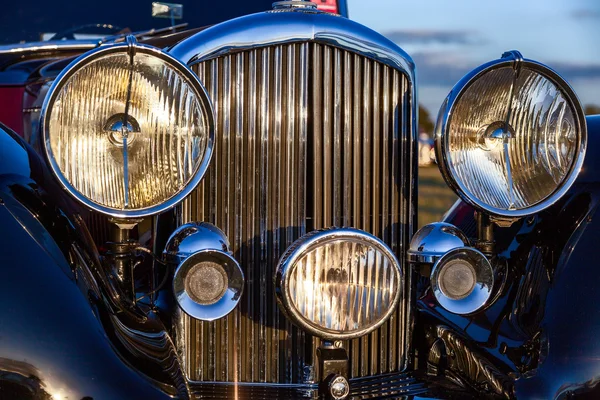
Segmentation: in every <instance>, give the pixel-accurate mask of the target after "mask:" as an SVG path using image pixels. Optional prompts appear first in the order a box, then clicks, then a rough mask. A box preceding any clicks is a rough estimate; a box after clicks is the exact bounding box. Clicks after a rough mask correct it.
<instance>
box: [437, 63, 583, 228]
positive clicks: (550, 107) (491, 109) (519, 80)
mask: <svg viewBox="0 0 600 400" xmlns="http://www.w3.org/2000/svg"><path fill="white" fill-rule="evenodd" d="M586 139H587V137H586V128H585V117H584V116H583V112H582V107H581V105H580V104H579V102H578V100H577V98H576V96H575V94H574V93H573V91H572V90H571V88H570V87H569V86H568V84H567V83H566V82H565V81H564V80H563V79H562V78H561V77H560V76H558V75H557V74H556V73H555V72H554V71H552V70H550V69H549V68H547V67H545V66H543V65H541V64H538V63H536V62H534V61H529V60H523V59H522V58H520V54H519V53H517V52H512V53H509V54H508V56H507V57H505V58H503V59H501V60H497V61H494V62H491V63H489V64H486V65H483V66H482V67H480V68H478V69H476V70H475V71H473V72H472V73H471V74H469V75H468V76H467V77H465V78H464V79H463V80H462V81H461V82H459V83H458V85H457V86H455V88H454V89H453V90H452V92H451V93H450V95H449V97H448V98H447V99H446V102H445V104H444V106H442V109H441V110H440V115H439V118H438V124H437V126H436V156H437V159H438V160H439V161H438V162H439V164H440V169H441V170H442V173H443V174H444V176H445V178H446V180H447V181H448V183H449V184H450V186H451V187H452V188H453V189H455V191H456V192H457V193H458V194H459V195H460V196H461V197H462V198H463V199H464V200H465V201H467V202H468V203H470V204H471V205H473V206H475V207H477V208H479V209H481V210H484V211H487V212H490V213H492V214H494V215H499V216H505V217H520V216H524V215H528V214H532V213H535V212H538V211H540V210H542V209H544V208H546V207H548V206H550V205H551V204H553V203H554V202H555V201H556V200H558V198H560V197H561V196H562V195H563V194H564V192H565V191H566V190H568V188H569V187H570V186H571V184H572V183H573V182H574V180H575V178H576V177H577V174H578V172H579V170H580V169H581V165H582V163H583V158H584V155H585V146H586Z"/></svg>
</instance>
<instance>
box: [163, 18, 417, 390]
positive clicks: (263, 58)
mask: <svg viewBox="0 0 600 400" xmlns="http://www.w3.org/2000/svg"><path fill="white" fill-rule="evenodd" d="M278 11H279V12H277V13H271V12H266V13H260V14H254V15H251V16H248V17H243V18H238V19H235V20H232V21H228V22H225V23H223V24H220V25H216V26H214V27H212V28H209V29H207V30H205V31H203V32H200V33H198V34H196V35H194V36H193V37H191V38H189V39H187V40H185V41H183V42H181V43H179V44H178V45H176V46H175V47H174V48H172V49H171V50H170V52H171V54H173V55H174V56H176V57H178V58H179V59H180V60H182V61H183V62H187V63H188V65H190V66H191V67H192V70H194V72H196V73H197V74H198V76H199V77H200V79H201V81H202V82H203V83H204V85H205V87H206V88H207V90H208V92H209V95H210V96H211V99H212V101H213V103H214V109H215V112H216V124H217V129H216V141H215V142H216V149H215V152H214V155H213V161H212V164H211V166H210V168H209V170H208V172H207V175H206V176H205V178H204V180H203V182H202V183H201V184H200V185H199V187H198V189H196V191H195V192H194V193H193V194H192V195H191V196H190V197H188V198H187V199H186V200H185V201H184V202H183V203H182V205H181V206H180V207H181V209H180V215H181V221H180V223H185V222H188V221H208V222H211V223H213V224H215V225H217V226H218V227H219V228H220V229H222V230H223V231H224V232H225V233H226V234H227V236H228V238H229V240H230V242H231V245H232V250H233V252H234V257H235V258H236V259H237V260H238V261H239V262H240V265H241V266H242V268H243V269H244V273H245V275H246V280H247V281H246V285H247V286H246V290H245V293H244V298H243V299H242V301H241V303H240V307H238V309H236V310H234V312H232V314H230V315H229V316H228V317H227V318H224V319H222V320H219V321H216V322H212V323H208V322H201V321H197V320H193V319H191V318H189V317H187V316H186V315H185V314H184V313H180V314H179V315H178V316H176V318H175V319H174V321H176V322H175V333H176V335H177V338H176V341H177V346H178V347H179V351H180V355H181V357H182V359H183V363H184V365H185V372H186V374H187V376H188V379H189V380H190V381H196V382H248V383H257V382H266V383H286V384H308V383H313V382H315V380H316V379H317V377H318V371H317V359H316V349H317V347H318V346H319V344H320V341H319V339H317V338H314V337H311V336H310V335H308V334H305V333H304V332H302V331H301V330H300V329H298V328H296V327H295V326H293V325H292V324H291V323H290V322H289V321H288V320H287V319H286V318H285V317H284V316H283V314H282V313H281V311H280V310H279V309H278V306H277V304H276V301H275V294H274V287H273V274H274V271H275V267H276V265H277V262H278V260H279V258H280V256H281V255H282V254H283V253H284V251H285V250H286V249H287V248H288V247H289V246H290V245H291V244H292V243H293V241H294V240H296V239H297V238H299V237H300V236H302V235H303V234H304V233H306V232H309V231H312V230H314V229H320V228H327V227H330V226H350V227H355V228H358V229H363V230H366V231H368V232H371V233H373V234H374V235H375V236H377V237H379V238H381V239H382V240H383V241H384V242H386V243H387V244H388V245H389V246H390V247H391V249H392V250H393V251H394V252H395V253H396V255H397V257H398V259H399V260H401V262H402V263H403V264H404V265H403V268H404V269H405V276H406V277H407V279H406V284H405V290H404V294H403V297H402V299H401V302H400V305H399V307H398V311H397V312H396V313H394V315H393V316H392V317H391V318H390V320H389V321H388V322H386V323H385V324H384V325H383V326H382V327H381V328H379V329H378V330H377V331H375V332H373V333H372V334H370V335H367V336H365V337H363V338H359V339H353V340H350V341H345V342H343V345H344V347H345V348H346V349H347V350H348V353H349V357H350V374H351V377H353V378H358V377H365V376H373V375H379V374H385V373H389V372H397V371H402V370H404V369H405V368H406V367H407V360H408V358H409V354H410V348H409V346H410V334H411V322H410V321H411V319H410V315H411V313H412V311H411V307H412V306H411V303H412V302H411V300H410V299H411V291H410V290H409V289H410V287H411V286H412V284H411V279H410V275H409V274H406V271H407V264H406V263H405V261H404V260H405V259H406V257H405V251H406V249H407V246H408V241H409V239H410V237H411V236H412V233H413V231H414V228H415V223H416V220H415V211H416V143H417V140H416V121H415V118H416V112H415V109H416V102H415V101H414V99H415V91H414V85H413V82H414V81H415V79H414V65H413V64H412V61H411V59H410V57H409V56H408V55H406V54H405V53H404V52H403V51H402V50H401V49H399V48H398V47H397V46H396V45H394V44H393V43H391V42H389V41H388V40H387V39H385V38H383V37H382V36H380V35H379V34H376V33H375V32H373V31H371V30H369V29H367V28H365V27H363V26H361V25H358V24H356V23H354V22H352V21H349V20H347V19H345V18H342V17H338V16H333V15H329V14H324V13H319V12H314V11H311V12H302V11H298V10H293V11H288V12H281V10H278ZM364 149H370V151H364Z"/></svg>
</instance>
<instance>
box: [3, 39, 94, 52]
mask: <svg viewBox="0 0 600 400" xmlns="http://www.w3.org/2000/svg"><path fill="white" fill-rule="evenodd" d="M101 44H102V41H101V40H59V41H55V42H30V43H16V44H7V45H3V46H0V56H4V55H16V54H22V53H35V52H43V51H86V50H91V49H93V48H96V47H98V46H100V45H101Z"/></svg>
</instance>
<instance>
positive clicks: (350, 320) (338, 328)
mask: <svg viewBox="0 0 600 400" xmlns="http://www.w3.org/2000/svg"><path fill="white" fill-rule="evenodd" d="M275 281H276V282H275V284H276V289H277V290H276V292H277V295H278V300H279V301H280V304H281V305H282V306H283V308H284V310H285V311H286V313H287V315H288V316H289V317H290V318H291V319H292V320H293V321H294V322H295V323H296V324H297V325H299V326H300V327H302V328H304V329H306V330H307V331H309V332H311V333H312V334H314V335H316V336H319V337H322V338H326V339H338V340H339V339H349V338H354V337H358V336H362V335H365V334H367V333H369V332H371V331H373V330H374V329H376V328H377V327H379V326H380V325H381V324H383V323H384V322H385V320H386V319H387V318H389V316H390V315H391V314H392V313H393V312H394V311H395V308H396V305H397V304H398V301H399V299H400V296H401V293H402V282H403V279H402V272H401V269H400V264H399V262H398V261H397V259H396V258H395V257H394V255H393V253H392V251H391V250H390V249H389V248H388V247H387V246H386V245H385V243H383V242H382V241H381V240H379V239H378V238H376V237H374V236H372V235H370V234H368V233H366V232H362V231H360V230H357V229H351V228H339V229H328V230H322V231H315V232H311V233H309V234H308V235H305V236H304V237H302V238H300V239H298V240H297V241H296V242H295V243H294V244H293V245H292V246H291V247H290V249H289V250H288V251H287V252H286V254H284V256H283V257H282V258H281V260H280V261H279V265H278V267H277V273H276V279H275Z"/></svg>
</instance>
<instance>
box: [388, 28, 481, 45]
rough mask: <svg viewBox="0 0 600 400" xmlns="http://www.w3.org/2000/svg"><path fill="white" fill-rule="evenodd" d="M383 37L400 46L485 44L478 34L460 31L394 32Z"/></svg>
mask: <svg viewBox="0 0 600 400" xmlns="http://www.w3.org/2000/svg"><path fill="white" fill-rule="evenodd" d="M384 35H385V36H386V37H387V38H388V39H390V40H391V41H393V42H396V43H398V44H400V45H406V44H446V45H449V44H456V45H473V44H482V43H485V40H484V39H483V38H482V37H481V35H480V34H478V33H476V32H471V31H461V30H433V29H424V30H394V31H388V32H385V33H384Z"/></svg>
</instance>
